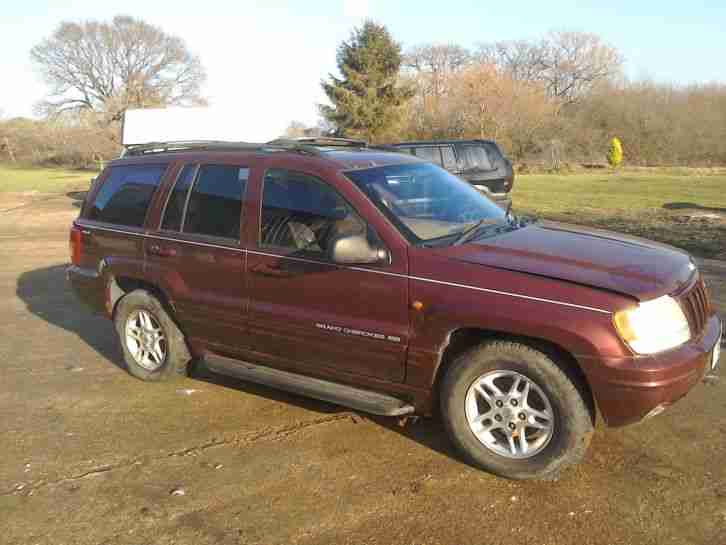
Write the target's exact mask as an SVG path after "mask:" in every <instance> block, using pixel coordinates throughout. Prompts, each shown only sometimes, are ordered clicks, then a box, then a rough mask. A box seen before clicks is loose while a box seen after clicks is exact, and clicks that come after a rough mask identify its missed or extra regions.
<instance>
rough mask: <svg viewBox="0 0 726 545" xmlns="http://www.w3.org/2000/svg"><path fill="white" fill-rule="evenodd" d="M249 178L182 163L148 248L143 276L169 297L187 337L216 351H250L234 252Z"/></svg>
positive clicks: (240, 168) (244, 172)
mask: <svg viewBox="0 0 726 545" xmlns="http://www.w3.org/2000/svg"><path fill="white" fill-rule="evenodd" d="M248 177H249V168H248V167H247V165H242V164H205V163H201V164H199V163H188V164H185V165H183V166H182V168H181V169H179V172H178V176H177V179H176V181H175V183H174V186H173V187H172V189H171V191H170V192H169V194H168V197H167V201H166V203H165V206H164V210H163V212H162V216H161V220H160V226H159V229H158V230H157V231H156V232H155V233H153V235H152V236H150V237H149V239H148V241H147V244H146V256H147V267H148V270H149V274H150V275H151V276H152V277H153V278H155V279H156V282H157V283H158V285H159V286H161V288H162V289H163V290H164V291H165V293H166V294H167V295H168V297H169V298H170V299H171V302H172V304H173V305H174V309H175V311H176V316H177V318H178V319H179V321H180V323H181V326H182V329H183V330H184V332H185V334H186V335H187V337H188V338H189V339H190V340H191V341H192V342H193V343H197V344H199V345H201V346H204V347H205V348H208V349H210V350H212V351H215V352H220V353H231V354H234V353H236V352H237V351H239V350H241V349H243V348H245V347H246V346H248V343H247V337H246V312H247V289H246V285H245V278H244V271H245V253H244V250H243V249H242V248H241V246H240V232H241V227H242V222H243V217H242V210H243V206H242V202H243V199H244V194H245V190H246V187H247V180H248Z"/></svg>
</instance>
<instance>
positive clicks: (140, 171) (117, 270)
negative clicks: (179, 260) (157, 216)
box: [77, 163, 168, 278]
mask: <svg viewBox="0 0 726 545" xmlns="http://www.w3.org/2000/svg"><path fill="white" fill-rule="evenodd" d="M167 167H168V164H167V163H159V164H154V163H151V164H115V165H112V166H111V167H109V169H108V171H107V172H106V173H104V176H103V177H102V179H100V180H99V181H98V184H99V186H98V188H97V190H96V191H95V194H92V195H90V196H89V200H88V202H86V203H85V204H84V206H83V210H82V212H81V218H80V219H79V221H78V222H77V223H78V224H79V226H80V227H81V233H82V234H81V237H82V244H83V252H82V254H81V255H82V262H81V266H82V267H83V268H85V269H87V270H89V271H98V270H99V265H100V260H101V259H103V260H104V262H105V263H106V265H107V266H108V267H109V270H111V271H112V272H113V274H115V275H117V276H128V277H130V278H143V274H144V253H143V246H144V223H145V221H146V215H147V211H148V210H149V207H150V204H151V201H152V199H153V196H154V194H155V193H156V191H157V189H158V187H159V185H160V182H161V180H162V178H163V176H164V173H165V172H166V170H167Z"/></svg>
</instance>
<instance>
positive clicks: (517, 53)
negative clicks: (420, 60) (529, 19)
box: [479, 31, 623, 104]
mask: <svg viewBox="0 0 726 545" xmlns="http://www.w3.org/2000/svg"><path fill="white" fill-rule="evenodd" d="M479 57H480V59H481V60H482V61H483V62H485V63H493V64H496V65H497V66H498V67H499V68H501V69H503V70H505V71H507V72H509V73H510V74H511V76H512V77H513V78H514V79H517V80H525V81H540V82H543V83H544V84H545V86H546V89H547V93H548V94H549V95H550V96H552V97H555V98H557V99H559V100H560V101H561V102H562V103H563V104H573V103H576V102H579V101H581V100H582V99H583V98H584V97H585V96H587V94H588V93H589V92H590V91H592V89H593V88H594V87H595V86H596V85H597V84H598V83H600V82H602V81H606V80H608V79H610V78H612V77H614V76H616V75H618V74H619V73H620V71H621V67H622V64H623V58H622V56H621V55H620V53H619V52H618V51H617V50H616V49H615V48H613V47H610V46H609V45H607V44H606V43H605V42H604V41H603V40H602V39H601V38H600V37H599V36H597V35H596V34H590V33H587V32H567V31H554V32H550V33H549V34H548V35H547V36H546V37H545V38H543V39H542V40H540V41H538V42H533V41H526V40H519V41H503V42H496V43H494V44H482V45H480V46H479Z"/></svg>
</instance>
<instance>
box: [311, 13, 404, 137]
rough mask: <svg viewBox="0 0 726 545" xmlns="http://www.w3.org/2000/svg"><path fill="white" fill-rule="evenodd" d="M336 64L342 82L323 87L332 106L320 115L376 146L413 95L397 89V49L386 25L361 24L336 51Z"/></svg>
mask: <svg viewBox="0 0 726 545" xmlns="http://www.w3.org/2000/svg"><path fill="white" fill-rule="evenodd" d="M337 64H338V69H339V70H340V74H341V76H342V77H341V78H337V77H335V76H333V75H332V74H330V75H329V78H328V81H322V82H321V85H322V87H323V90H324V91H325V94H326V95H327V97H328V99H329V100H330V102H331V103H332V106H328V105H321V106H320V113H321V114H322V115H323V117H324V118H325V119H326V120H327V121H328V122H330V123H332V124H333V125H334V126H335V127H337V128H338V129H339V130H340V131H341V132H344V133H350V134H352V135H357V136H364V137H365V138H366V139H367V140H369V141H375V140H376V139H377V138H380V137H381V136H382V135H383V134H385V132H386V131H387V130H389V129H391V128H392V127H393V126H394V125H395V124H396V123H397V122H398V121H399V119H400V116H401V109H402V108H401V107H402V106H403V105H404V104H405V103H406V101H407V100H408V99H409V98H411V96H412V95H413V92H412V91H411V90H410V89H408V88H405V87H401V86H399V85H398V79H399V70H400V68H401V46H400V44H398V43H397V42H395V41H394V40H393V38H392V37H391V35H390V33H389V32H388V30H387V29H386V27H385V26H383V25H379V24H376V23H374V22H372V21H365V23H364V24H363V26H362V27H360V28H355V29H354V30H353V32H352V34H351V37H350V39H349V40H348V41H347V42H346V41H344V42H343V43H342V44H341V45H340V46H339V47H338V55H337Z"/></svg>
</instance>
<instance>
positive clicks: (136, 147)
mask: <svg viewBox="0 0 726 545" xmlns="http://www.w3.org/2000/svg"><path fill="white" fill-rule="evenodd" d="M177 151H296V152H300V153H306V154H309V155H320V151H319V150H317V149H316V148H315V146H313V145H310V144H308V143H307V142H297V141H295V140H274V141H272V142H268V143H262V144H258V143H252V142H227V141H219V140H194V141H184V142H149V143H146V144H131V145H127V146H125V147H124V149H123V151H122V152H121V156H120V157H134V156H140V155H151V154H156V153H168V152H177Z"/></svg>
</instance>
